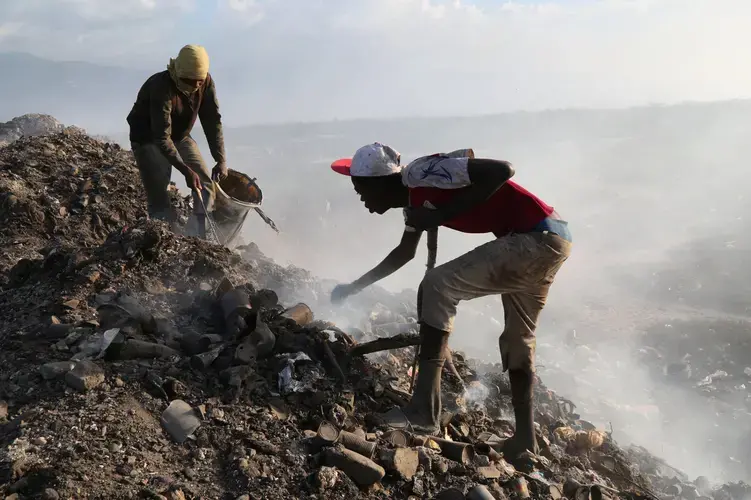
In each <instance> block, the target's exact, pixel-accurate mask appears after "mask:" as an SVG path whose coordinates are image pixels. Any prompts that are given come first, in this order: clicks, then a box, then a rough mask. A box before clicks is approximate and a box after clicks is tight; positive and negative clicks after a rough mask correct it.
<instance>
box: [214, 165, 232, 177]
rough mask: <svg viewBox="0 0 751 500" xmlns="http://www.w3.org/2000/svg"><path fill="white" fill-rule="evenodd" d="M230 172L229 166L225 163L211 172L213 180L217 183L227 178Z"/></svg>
mask: <svg viewBox="0 0 751 500" xmlns="http://www.w3.org/2000/svg"><path fill="white" fill-rule="evenodd" d="M228 174H229V171H228V170H227V165H226V164H224V163H217V164H216V166H215V167H214V169H213V170H212V171H211V178H212V179H214V180H215V181H221V180H224V179H226V178H227V175H228Z"/></svg>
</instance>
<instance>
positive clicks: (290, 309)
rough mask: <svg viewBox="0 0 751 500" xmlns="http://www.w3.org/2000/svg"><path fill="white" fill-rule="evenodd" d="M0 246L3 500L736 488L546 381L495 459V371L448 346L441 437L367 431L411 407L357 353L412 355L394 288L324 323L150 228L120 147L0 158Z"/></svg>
mask: <svg viewBox="0 0 751 500" xmlns="http://www.w3.org/2000/svg"><path fill="white" fill-rule="evenodd" d="M172 193H173V196H172V200H173V203H174V205H175V207H176V209H177V211H178V213H179V214H180V215H181V220H182V221H183V222H184V221H185V220H186V218H187V214H188V213H189V211H190V202H189V201H190V200H189V198H188V197H186V196H182V195H180V194H179V193H177V192H176V191H174V190H173V191H172ZM267 196H273V193H267ZM0 247H2V253H1V254H0V255H1V257H0V495H2V496H0V498H10V499H31V498H44V499H55V498H101V499H119V498H167V499H172V500H178V499H198V498H203V499H288V498H311V499H312V498H332V499H334V498H342V499H343V498H383V499H386V498H391V499H401V498H405V499H406V498H434V497H436V496H437V495H439V494H441V493H442V492H443V494H444V495H447V494H448V493H446V491H447V490H450V491H449V493H451V492H453V494H454V495H455V496H452V497H449V496H444V497H442V498H464V497H465V495H467V498H491V497H492V498H496V499H503V498H561V497H562V495H564V494H565V495H566V496H567V497H569V498H596V497H597V495H601V496H602V497H604V498H632V499H636V498H685V499H691V500H697V499H706V498H709V499H714V500H720V499H722V500H726V499H740V498H744V495H746V494H748V487H747V486H746V485H743V484H729V485H710V484H708V483H707V482H705V481H704V480H703V479H702V478H688V477H685V476H684V475H683V474H682V473H681V472H680V471H675V470H674V469H672V468H671V467H670V466H669V465H667V464H664V463H663V462H661V461H660V460H659V459H657V458H655V457H653V456H651V455H650V454H649V453H647V452H646V451H645V450H642V449H638V448H628V449H621V448H620V447H619V446H618V444H617V443H615V442H614V441H613V440H612V439H611V437H610V434H609V433H608V432H607V430H606V429H596V428H595V427H594V426H593V425H591V424H590V423H588V422H587V421H586V420H584V419H582V417H581V416H580V415H578V414H577V413H576V407H575V405H574V403H572V402H570V401H567V400H565V399H563V398H560V397H559V396H557V395H556V394H555V393H553V392H552V391H549V390H547V389H546V387H545V386H544V384H543V383H542V382H543V381H539V382H540V383H538V384H537V389H536V393H535V399H536V402H537V410H538V412H537V415H536V419H537V422H538V423H539V424H540V425H539V429H538V441H539V444H540V446H541V451H540V454H539V455H531V454H530V455H529V456H528V457H526V460H525V461H524V462H523V463H522V464H517V465H518V469H517V468H515V467H513V466H511V465H510V464H509V463H508V462H507V461H506V460H505V459H504V458H503V456H502V454H500V453H498V452H497V450H498V445H497V442H498V440H499V439H500V438H504V437H507V436H509V435H510V434H511V432H512V431H513V417H511V416H510V415H511V404H510V390H509V385H508V378H507V376H506V375H505V374H502V373H501V370H500V366H498V365H497V364H496V365H491V364H483V363H479V362H475V361H473V360H468V359H464V357H463V356H462V355H461V354H460V353H454V363H455V365H456V367H457V370H458V373H459V375H460V376H461V379H462V380H461V381H459V380H457V379H456V378H455V377H454V376H453V375H452V374H450V373H448V372H446V373H445V374H444V379H443V404H444V416H445V418H444V421H443V424H444V427H443V434H442V436H441V439H435V440H425V439H420V438H419V437H418V436H413V435H409V434H407V435H406V436H405V435H398V434H396V435H394V434H388V433H384V432H383V431H384V430H383V429H381V428H379V427H378V422H377V419H374V418H373V415H375V414H377V413H378V412H382V411H385V410H388V409H389V408H391V407H392V406H393V405H394V404H398V403H400V402H403V401H404V400H406V399H408V398H409V386H410V374H411V369H412V356H413V354H414V351H413V348H412V347H406V348H402V349H397V350H392V351H387V352H386V351H382V352H377V353H373V354H369V355H367V356H362V355H360V353H358V349H359V350H360V351H362V349H363V346H364V345H366V343H367V342H369V341H372V340H374V339H376V338H377V337H391V336H393V335H394V334H395V333H399V334H401V335H402V336H401V337H397V338H398V339H402V340H404V342H405V344H410V343H414V338H415V336H414V335H415V333H416V329H415V324H416V323H415V318H414V315H415V312H414V311H415V304H414V301H413V300H412V295H411V294H408V295H405V294H402V295H398V296H397V295H390V294H386V293H382V292H378V291H377V290H376V291H372V292H370V293H371V295H367V294H366V295H365V297H366V298H365V299H363V298H360V299H359V300H362V301H363V302H361V304H363V303H364V302H367V301H369V302H370V305H371V306H372V307H373V311H372V313H371V314H370V315H368V316H367V317H366V318H365V319H364V320H363V324H361V325H359V326H360V327H359V328H345V329H340V328H338V327H337V326H336V325H334V324H333V323H329V322H327V321H326V320H327V319H328V318H327V317H325V316H323V315H322V314H321V311H310V310H309V309H307V308H306V307H304V306H296V304H295V302H294V300H292V301H291V300H290V299H294V297H295V296H296V294H298V295H301V294H302V291H303V290H304V291H305V292H306V293H312V294H318V295H321V294H325V293H326V292H327V291H328V290H327V289H326V287H327V285H326V284H325V283H324V282H321V281H319V280H316V279H315V278H314V277H312V276H311V275H310V274H309V273H307V272H306V271H304V270H301V269H299V268H294V267H282V266H279V265H277V264H275V263H274V262H273V260H272V259H271V258H269V257H267V256H265V255H263V253H262V252H261V250H259V249H258V248H257V247H256V246H255V245H253V244H249V245H246V246H243V247H241V248H239V249H237V250H235V251H230V250H228V249H226V248H222V247H219V246H217V245H214V244H211V243H209V242H206V241H202V240H199V239H196V238H192V237H184V236H180V235H176V234H175V233H173V232H172V231H170V228H168V227H167V225H166V224H164V223H162V222H158V221H150V220H147V218H146V213H145V200H144V198H143V195H142V191H141V189H140V180H139V178H138V172H137V169H136V168H135V165H134V163H133V159H132V156H131V154H130V153H129V152H127V151H124V150H122V149H121V148H119V147H118V146H116V145H113V144H106V143H102V142H99V141H97V140H94V139H92V138H90V137H88V136H86V135H84V134H82V133H80V132H79V131H74V132H71V131H67V132H59V133H53V134H51V135H46V136H38V137H26V138H21V139H18V140H16V141H14V142H12V143H11V144H10V145H8V146H5V147H3V148H0ZM373 304H376V305H373ZM332 433H333V434H332ZM332 436H333V439H332ZM353 436H354V437H353ZM353 450H354V451H353ZM452 488H453V490H451V489H452ZM477 495H480V496H477ZM482 495H485V496H482ZM488 495H490V496H488ZM577 495H578V496H577Z"/></svg>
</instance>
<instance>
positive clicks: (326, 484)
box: [314, 466, 339, 492]
mask: <svg viewBox="0 0 751 500" xmlns="http://www.w3.org/2000/svg"><path fill="white" fill-rule="evenodd" d="M314 479H315V485H316V486H317V487H318V491H320V492H324V491H326V490H330V489H332V488H333V487H334V486H336V482H337V480H338V479H339V471H337V470H336V469H335V468H333V467H326V466H323V467H321V468H320V469H318V471H316V473H315V476H314Z"/></svg>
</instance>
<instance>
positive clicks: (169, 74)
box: [128, 45, 227, 238]
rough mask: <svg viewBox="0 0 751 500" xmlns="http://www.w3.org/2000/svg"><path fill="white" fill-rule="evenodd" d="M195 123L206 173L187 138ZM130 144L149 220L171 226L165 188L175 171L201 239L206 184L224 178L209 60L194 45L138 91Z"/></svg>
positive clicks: (208, 200) (209, 202) (208, 198)
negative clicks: (208, 159)
mask: <svg viewBox="0 0 751 500" xmlns="http://www.w3.org/2000/svg"><path fill="white" fill-rule="evenodd" d="M196 118H200V120H201V126H202V127H203V130H204V132H205V133H206V139H207V141H208V143H209V149H210V150H211V156H212V157H213V158H214V161H215V162H216V166H215V167H214V169H213V171H212V172H211V173H209V170H208V168H207V167H206V163H205V162H204V161H203V157H202V156H201V152H200V150H199V149H198V145H197V144H196V142H195V141H194V140H193V138H192V137H191V136H190V132H191V130H192V129H193V125H194V124H195V122H196ZM128 124H129V125H130V142H131V147H132V149H133V154H134V156H135V159H136V164H137V165H138V169H139V170H140V172H141V180H142V181H143V186H144V189H145V190H146V199H147V204H148V211H149V216H150V217H153V218H158V219H163V220H168V221H170V222H174V220H175V213H174V210H173V209H172V206H171V204H170V201H169V196H168V194H167V187H168V186H169V182H170V178H171V175H172V167H175V168H176V169H177V170H178V171H179V172H180V173H181V174H183V175H184V176H185V181H186V182H187V183H188V188H190V189H192V190H193V206H194V215H195V217H196V223H197V231H198V234H199V236H201V237H202V238H203V237H205V236H206V213H205V211H204V207H205V209H206V210H209V211H210V210H212V209H213V204H214V194H215V193H214V189H213V184H212V182H211V181H212V179H214V180H221V179H223V178H224V177H226V176H227V166H226V163H225V154H224V136H223V133H222V121H221V115H220V113H219V103H218V101H217V97H216V89H215V87H214V79H213V78H212V77H211V74H209V56H208V54H207V53H206V49H205V48H203V47H202V46H200V45H186V46H185V47H183V48H182V49H181V50H180V53H179V54H178V55H177V58H175V59H170V62H169V65H168V66H167V70H166V71H161V72H159V73H156V74H154V75H152V76H151V77H149V79H148V80H146V83H144V84H143V86H142V87H141V89H140V90H139V91H138V96H137V97H136V102H135V104H134V105H133V109H131V111H130V114H129V115H128Z"/></svg>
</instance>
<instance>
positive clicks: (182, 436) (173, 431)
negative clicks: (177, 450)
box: [161, 399, 201, 444]
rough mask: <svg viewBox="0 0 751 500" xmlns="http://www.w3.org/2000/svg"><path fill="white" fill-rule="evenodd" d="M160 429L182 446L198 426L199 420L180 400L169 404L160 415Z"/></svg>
mask: <svg viewBox="0 0 751 500" xmlns="http://www.w3.org/2000/svg"><path fill="white" fill-rule="evenodd" d="M161 422H162V427H164V430H166V431H167V434H169V435H170V437H172V439H174V440H175V442H177V443H178V444H182V443H184V442H185V440H186V439H188V437H189V436H191V435H192V434H193V433H194V432H195V431H196V430H197V429H198V428H199V427H200V426H201V420H200V419H199V418H198V415H197V414H196V412H195V411H194V410H193V408H191V406H190V405H189V404H188V403H186V402H185V401H182V400H180V399H176V400H174V401H172V402H171V403H170V405H169V406H168V407H167V409H166V410H164V412H163V413H162V418H161Z"/></svg>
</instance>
